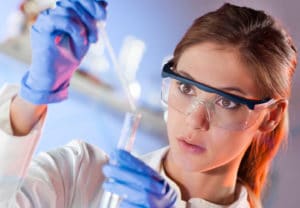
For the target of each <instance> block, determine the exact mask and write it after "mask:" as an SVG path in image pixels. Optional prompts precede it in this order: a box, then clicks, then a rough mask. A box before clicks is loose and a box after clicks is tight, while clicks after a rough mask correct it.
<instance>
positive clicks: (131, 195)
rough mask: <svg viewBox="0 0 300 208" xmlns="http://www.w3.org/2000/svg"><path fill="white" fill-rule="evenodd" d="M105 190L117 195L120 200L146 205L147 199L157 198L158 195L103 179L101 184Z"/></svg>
mask: <svg viewBox="0 0 300 208" xmlns="http://www.w3.org/2000/svg"><path fill="white" fill-rule="evenodd" d="M102 187H103V189H104V190H105V191H108V192H111V193H114V194H117V195H119V196H120V197H121V198H122V200H124V201H127V202H131V203H134V204H138V205H146V206H147V205H148V204H149V202H148V201H149V199H151V200H152V199H154V198H157V197H158V196H157V195H155V194H153V193H149V192H147V191H145V190H140V189H135V188H134V187H131V186H130V185H129V184H124V183H121V182H119V181H110V180H108V181H105V182H104V183H103V185H102Z"/></svg>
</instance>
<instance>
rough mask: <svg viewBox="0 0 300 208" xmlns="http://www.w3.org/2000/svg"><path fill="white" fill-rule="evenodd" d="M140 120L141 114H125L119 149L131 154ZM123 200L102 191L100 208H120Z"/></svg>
mask: <svg viewBox="0 0 300 208" xmlns="http://www.w3.org/2000/svg"><path fill="white" fill-rule="evenodd" d="M140 120H141V114H140V113H134V112H127V113H126V114H125V119H124V121H123V126H122V130H121V135H120V138H119V141H118V145H117V147H118V148H119V149H124V150H126V151H129V152H130V151H131V150H132V148H133V144H134V140H135V135H136V132H137V128H138V126H139V123H140ZM121 200H122V199H121V198H120V197H119V196H118V195H116V194H113V193H111V192H107V191H104V190H102V191H101V199H100V206H99V208H118V207H119V204H120V202H121Z"/></svg>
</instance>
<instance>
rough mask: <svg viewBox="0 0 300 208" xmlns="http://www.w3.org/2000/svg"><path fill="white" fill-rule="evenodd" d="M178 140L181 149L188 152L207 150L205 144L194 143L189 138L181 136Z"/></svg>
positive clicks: (196, 152)
mask: <svg viewBox="0 0 300 208" xmlns="http://www.w3.org/2000/svg"><path fill="white" fill-rule="evenodd" d="M177 140H178V143H179V146H180V147H181V149H183V150H184V151H186V152H190V153H194V154H199V153H203V152H205V150H206V149H205V148H204V147H203V146H201V145H198V144H194V143H192V142H191V141H190V139H189V138H186V137H179V138H177Z"/></svg>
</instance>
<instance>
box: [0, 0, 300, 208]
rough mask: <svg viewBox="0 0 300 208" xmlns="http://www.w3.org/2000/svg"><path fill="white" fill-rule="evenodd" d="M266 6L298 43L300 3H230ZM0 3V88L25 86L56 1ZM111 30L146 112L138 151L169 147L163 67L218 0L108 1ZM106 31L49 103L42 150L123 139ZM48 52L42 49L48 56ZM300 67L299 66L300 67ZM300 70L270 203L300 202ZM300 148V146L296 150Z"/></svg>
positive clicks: (108, 144)
mask: <svg viewBox="0 0 300 208" xmlns="http://www.w3.org/2000/svg"><path fill="white" fill-rule="evenodd" d="M228 2H231V3H235V4H238V5H244V6H250V7H253V8H256V9H262V10H265V11H267V12H268V13H270V14H271V15H273V16H275V17H276V18H277V19H278V21H279V22H281V23H282V24H283V25H285V27H286V29H287V30H288V31H289V32H290V33H291V35H292V37H293V39H294V41H295V44H296V46H297V47H298V48H299V46H300V35H299V34H300V27H299V19H300V15H299V11H300V1H297V0H289V1H286V0H272V1H268V0H251V1H237V0H236V1H228ZM1 3H2V4H1V6H0V19H1V21H0V85H1V86H2V85H3V84H4V83H19V81H20V79H21V77H22V75H23V74H24V72H25V71H26V69H27V68H28V65H29V64H30V53H31V52H30V42H29V34H28V28H29V27H30V25H31V24H32V23H33V22H34V20H35V17H36V14H37V13H38V12H39V11H41V10H43V9H45V8H48V7H51V6H52V5H53V4H54V0H10V1H5V2H4V0H2V2H1ZM108 3H109V5H108V17H107V21H106V30H107V35H108V37H109V40H110V42H111V45H112V48H113V49H114V51H115V53H116V55H117V58H118V62H119V65H120V67H121V68H122V70H124V71H126V74H127V76H128V77H127V79H128V80H129V84H130V89H131V90H132V92H133V95H134V99H135V100H136V103H137V105H138V109H139V111H141V112H142V114H143V117H142V121H141V125H140V127H139V129H138V132H137V139H136V142H135V144H134V149H133V151H134V152H135V153H136V154H144V153H147V152H150V151H152V150H155V149H157V148H159V147H162V146H165V145H167V139H166V132H165V130H164V129H165V124H164V121H163V108H162V106H161V103H160V87H161V78H160V71H161V66H162V64H163V63H164V61H165V60H166V59H167V58H168V57H170V55H171V54H172V51H173V49H174V47H175V45H176V43H177V42H178V41H179V39H180V38H181V36H182V35H183V33H184V31H185V30H186V29H187V28H188V26H189V25H190V24H191V22H192V20H193V19H194V18H196V17H198V16H200V15H202V14H204V13H206V12H208V11H210V10H214V9H216V8H218V7H220V6H221V5H222V4H223V3H224V1H219V0H188V1H181V0H163V1H153V0H152V1H140V0H127V1H108ZM102 37H103V36H100V40H99V41H98V43H97V44H94V45H93V46H92V48H91V50H90V51H89V53H88V54H87V56H86V57H85V59H84V61H83V63H82V65H81V66H80V68H79V70H78V71H77V72H76V74H75V75H74V77H73V78H72V83H71V87H70V95H69V99H68V100H67V101H65V102H62V103H59V104H54V105H51V106H49V112H48V117H47V120H46V125H45V127H44V134H43V136H42V138H41V140H40V143H39V145H38V147H37V150H36V154H38V153H39V152H40V151H47V150H50V149H53V148H56V147H58V146H61V145H64V144H66V143H68V142H69V141H71V140H72V139H82V140H85V141H87V142H89V143H92V144H95V145H97V146H99V147H101V148H102V149H104V150H105V151H107V152H109V151H110V150H111V149H112V148H113V147H114V146H115V145H116V144H117V142H118V139H119V135H120V133H121V127H122V123H123V119H124V115H125V114H124V113H125V112H126V111H128V104H127V102H126V98H125V97H124V92H123V91H122V88H121V86H120V84H119V80H118V78H117V76H116V72H115V69H114V65H113V63H112V62H111V59H110V57H109V54H108V51H107V48H106V47H105V45H104V41H103V40H102ZM42 55H43V54H41V56H42ZM298 68H299V67H298ZM299 73H300V72H298V71H297V72H296V75H295V77H294V81H293V93H292V98H291V101H290V106H291V110H290V125H291V128H290V135H289V141H288V144H287V145H286V147H285V148H283V149H282V150H281V151H280V153H279V155H278V156H277V157H276V160H275V161H274V163H273V166H272V168H271V178H270V182H269V184H268V190H267V192H266V196H265V200H264V205H265V207H267V208H283V207H284V208H295V207H299V204H300V197H299V192H298V189H299V187H300V180H299V178H300V162H299V160H300V151H299V149H300V122H299V120H298V119H297V118H300V108H299V106H300V96H299V95H298V94H297V92H298V93H299V90H300V80H299ZM298 148H299V149H298Z"/></svg>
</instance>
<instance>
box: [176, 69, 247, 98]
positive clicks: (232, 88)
mask: <svg viewBox="0 0 300 208" xmlns="http://www.w3.org/2000/svg"><path fill="white" fill-rule="evenodd" d="M175 71H176V72H177V73H178V74H180V75H181V76H184V77H186V78H189V79H191V80H193V81H195V82H198V81H197V80H196V79H194V78H193V77H192V76H191V75H190V74H189V73H187V72H185V71H180V70H176V69H175ZM218 89H219V90H223V91H231V92H232V91H235V92H239V93H241V94H243V95H247V94H246V93H245V92H244V91H243V90H242V89H240V88H238V87H222V88H218Z"/></svg>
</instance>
